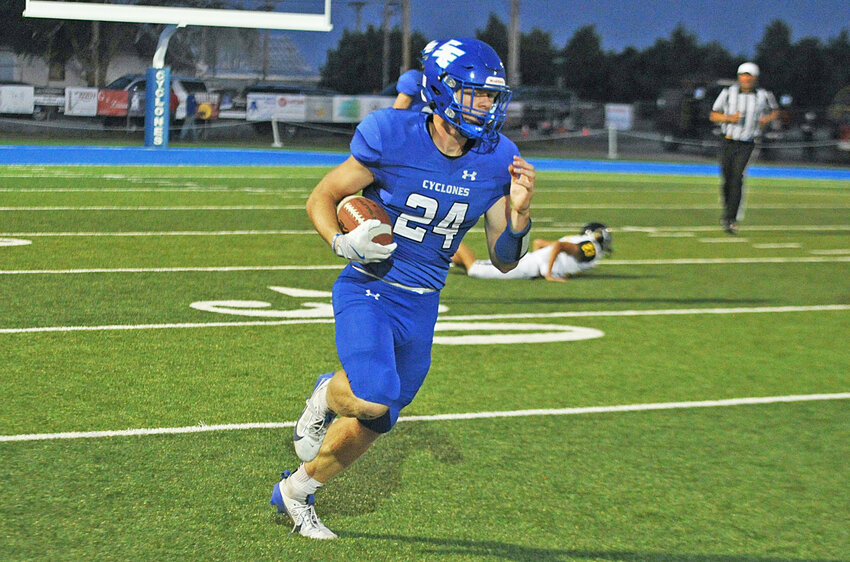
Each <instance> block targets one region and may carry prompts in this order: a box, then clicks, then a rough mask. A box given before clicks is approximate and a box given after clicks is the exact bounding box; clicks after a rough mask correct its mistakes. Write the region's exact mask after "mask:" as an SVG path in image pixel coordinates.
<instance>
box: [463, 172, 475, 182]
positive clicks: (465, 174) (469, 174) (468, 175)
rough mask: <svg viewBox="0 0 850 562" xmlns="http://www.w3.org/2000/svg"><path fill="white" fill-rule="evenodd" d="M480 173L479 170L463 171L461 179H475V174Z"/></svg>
mask: <svg viewBox="0 0 850 562" xmlns="http://www.w3.org/2000/svg"><path fill="white" fill-rule="evenodd" d="M477 175H478V172H470V171H469V170H464V171H463V177H462V178H461V179H464V180H469V181H475V176H477Z"/></svg>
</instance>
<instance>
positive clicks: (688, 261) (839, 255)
mask: <svg viewBox="0 0 850 562" xmlns="http://www.w3.org/2000/svg"><path fill="white" fill-rule="evenodd" d="M245 234H250V233H245ZM812 253H815V252H812ZM820 253H823V254H825V255H819V256H789V257H762V258H757V257H756V258H671V259H665V260H661V259H658V260H653V259H649V260H604V261H601V262H599V265H600V266H615V265H723V264H736V265H740V264H754V263H842V262H850V255H847V254H850V251H848V250H841V251H837V252H831V253H829V254H826V253H825V252H824V251H822V252H820ZM343 267H344V266H343V264H329V265H244V266H197V267H94V268H80V269H11V270H0V275H85V274H90V273H181V272H199V273H204V272H209V273H212V272H229V271H316V270H333V269H342V268H343Z"/></svg>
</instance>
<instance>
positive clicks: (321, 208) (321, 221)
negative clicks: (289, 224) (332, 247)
mask: <svg viewBox="0 0 850 562" xmlns="http://www.w3.org/2000/svg"><path fill="white" fill-rule="evenodd" d="M374 179H375V177H374V176H373V175H372V171H371V170H369V168H367V167H366V166H364V165H363V164H361V163H360V162H358V161H357V160H356V159H355V158H354V157H353V156H349V157H348V159H347V160H346V161H345V162H343V163H342V164H340V165H339V166H337V167H336V168H334V169H333V170H331V171H330V172H328V173H327V174H326V175H325V177H323V178H322V179H321V180H320V181H319V183H318V184H317V185H316V187H315V188H313V191H312V193H310V197H308V198H307V216H309V217H310V220H311V221H312V222H313V227H314V228H315V229H316V232H318V233H319V236H321V237H322V238H324V239H325V242H327V243H328V244H332V242H333V238H334V236H336V235H337V234H339V223H338V221H337V218H336V206H337V203H339V202H340V201H342V200H343V199H344V198H346V197H348V196H349V195H354V194H355V193H358V192H359V191H361V190H362V189H363V188H364V187H366V186H367V185H369V184H370V183H372V181H373V180H374Z"/></svg>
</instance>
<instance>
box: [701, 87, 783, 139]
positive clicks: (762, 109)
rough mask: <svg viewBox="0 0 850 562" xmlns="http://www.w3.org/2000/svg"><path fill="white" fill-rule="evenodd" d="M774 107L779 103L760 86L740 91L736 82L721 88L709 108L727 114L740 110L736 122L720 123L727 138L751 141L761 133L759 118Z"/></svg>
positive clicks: (776, 107)
mask: <svg viewBox="0 0 850 562" xmlns="http://www.w3.org/2000/svg"><path fill="white" fill-rule="evenodd" d="M776 109H779V105H778V104H777V103H776V98H775V97H773V94H772V93H770V92H768V91H767V90H764V89H762V88H756V89H755V90H753V91H751V92H742V91H741V87H740V86H739V85H738V84H733V85H732V86H729V87H728V88H723V91H722V92H720V95H719V96H717V99H716V100H715V101H714V105H713V106H712V108H711V110H712V111H717V112H720V113H725V114H727V115H734V114H735V113H737V112H739V111H740V112H741V117H740V119H738V122H737V123H722V124H721V125H720V128H721V130H722V131H723V134H724V135H726V138H727V139H732V140H737V141H751V140H753V139H755V138H756V137H758V136H759V134H761V128H760V126H759V120H760V119H761V118H762V117H764V116H765V115H767V114H768V113H770V112H771V111H774V110H776Z"/></svg>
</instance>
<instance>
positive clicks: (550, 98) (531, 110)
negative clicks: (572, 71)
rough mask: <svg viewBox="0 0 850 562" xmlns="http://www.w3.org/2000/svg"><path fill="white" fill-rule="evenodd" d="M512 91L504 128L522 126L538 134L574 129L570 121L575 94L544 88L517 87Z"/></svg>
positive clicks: (573, 124) (563, 90)
mask: <svg viewBox="0 0 850 562" xmlns="http://www.w3.org/2000/svg"><path fill="white" fill-rule="evenodd" d="M512 90H513V95H512V96H511V103H510V104H509V105H508V121H507V124H506V126H507V127H523V128H527V129H529V130H535V131H537V132H538V133H541V134H550V133H557V132H564V131H568V130H572V129H574V128H575V123H574V122H573V119H572V117H573V110H574V106H575V104H576V102H577V100H578V98H577V96H576V94H575V92H573V91H571V90H567V89H564V88H556V87H546V86H519V87H517V88H513V89H512Z"/></svg>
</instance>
